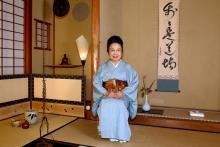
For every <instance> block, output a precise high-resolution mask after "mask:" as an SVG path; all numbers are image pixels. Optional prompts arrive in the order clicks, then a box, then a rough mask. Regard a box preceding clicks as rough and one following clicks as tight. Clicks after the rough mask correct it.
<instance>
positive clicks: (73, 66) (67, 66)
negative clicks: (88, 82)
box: [44, 64, 82, 68]
mask: <svg viewBox="0 0 220 147" xmlns="http://www.w3.org/2000/svg"><path fill="white" fill-rule="evenodd" d="M44 67H53V68H78V67H82V65H71V64H68V65H60V64H55V65H48V64H45V65H44Z"/></svg>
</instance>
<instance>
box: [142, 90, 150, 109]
mask: <svg viewBox="0 0 220 147" xmlns="http://www.w3.org/2000/svg"><path fill="white" fill-rule="evenodd" d="M149 110H150V105H149V103H148V95H147V94H146V95H145V97H144V104H143V106H142V111H149Z"/></svg>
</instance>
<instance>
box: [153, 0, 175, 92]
mask: <svg viewBox="0 0 220 147" xmlns="http://www.w3.org/2000/svg"><path fill="white" fill-rule="evenodd" d="M178 37H179V0H159V48H158V49H159V50H158V80H157V90H158V91H161V92H178V91H179V73H178Z"/></svg>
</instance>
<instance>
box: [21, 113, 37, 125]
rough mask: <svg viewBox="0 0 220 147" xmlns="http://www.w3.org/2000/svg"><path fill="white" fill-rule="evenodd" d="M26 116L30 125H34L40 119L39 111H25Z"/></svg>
mask: <svg viewBox="0 0 220 147" xmlns="http://www.w3.org/2000/svg"><path fill="white" fill-rule="evenodd" d="M24 115H25V120H27V121H28V122H29V124H31V125H32V124H35V123H36V122H37V119H38V112H37V111H34V110H28V111H25V113H24Z"/></svg>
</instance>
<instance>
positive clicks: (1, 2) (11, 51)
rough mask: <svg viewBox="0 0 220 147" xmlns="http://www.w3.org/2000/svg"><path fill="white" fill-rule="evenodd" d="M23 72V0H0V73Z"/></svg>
mask: <svg viewBox="0 0 220 147" xmlns="http://www.w3.org/2000/svg"><path fill="white" fill-rule="evenodd" d="M23 73H24V0H0V75H11V74H23Z"/></svg>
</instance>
